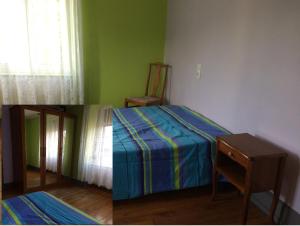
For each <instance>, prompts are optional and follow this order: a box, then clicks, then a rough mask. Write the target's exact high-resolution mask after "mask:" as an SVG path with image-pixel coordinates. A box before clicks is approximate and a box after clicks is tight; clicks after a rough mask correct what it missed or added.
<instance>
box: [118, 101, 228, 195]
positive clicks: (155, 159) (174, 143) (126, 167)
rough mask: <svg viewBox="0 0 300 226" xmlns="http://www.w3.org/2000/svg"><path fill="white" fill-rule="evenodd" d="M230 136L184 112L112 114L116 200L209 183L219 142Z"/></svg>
mask: <svg viewBox="0 0 300 226" xmlns="http://www.w3.org/2000/svg"><path fill="white" fill-rule="evenodd" d="M225 134H230V132H229V131H228V130H226V129H224V128H223V127H221V126H219V125H218V124H216V123H215V122H213V121H211V120H209V119H208V118H206V117H204V116H203V115H201V114H199V113H197V112H195V111H192V110H191V109H189V108H187V107H185V106H176V105H168V106H151V107H140V108H119V109H114V111H113V200H123V199H132V198H137V197H141V196H145V195H148V194H152V193H158V192H164V191H173V190H180V189H186V188H192V187H198V186H204V185H207V184H210V183H211V177H212V165H213V159H214V157H215V153H216V150H215V149H216V137H217V136H221V135H225Z"/></svg>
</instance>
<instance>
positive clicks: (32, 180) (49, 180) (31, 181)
mask: <svg viewBox="0 0 300 226" xmlns="http://www.w3.org/2000/svg"><path fill="white" fill-rule="evenodd" d="M26 178H27V187H28V188H35V187H39V186H40V185H41V174H40V171H39V170H33V169H27V170H26ZM56 182H57V176H56V174H55V173H53V172H50V171H47V172H46V184H54V183H56Z"/></svg>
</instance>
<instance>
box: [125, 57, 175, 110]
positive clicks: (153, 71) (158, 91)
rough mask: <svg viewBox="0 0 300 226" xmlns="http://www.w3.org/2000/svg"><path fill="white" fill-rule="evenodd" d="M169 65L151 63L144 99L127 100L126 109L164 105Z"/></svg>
mask: <svg viewBox="0 0 300 226" xmlns="http://www.w3.org/2000/svg"><path fill="white" fill-rule="evenodd" d="M169 67H170V66H169V65H167V64H162V63H151V64H150V66H149V74H148V79H147V84H146V92H145V96H144V97H128V98H125V107H129V104H132V105H133V106H149V105H162V104H163V103H164V95H165V89H166V84H167V77H168V69H169Z"/></svg>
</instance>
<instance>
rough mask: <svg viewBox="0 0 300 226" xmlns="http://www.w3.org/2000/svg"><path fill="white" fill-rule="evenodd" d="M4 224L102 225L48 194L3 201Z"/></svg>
mask: <svg viewBox="0 0 300 226" xmlns="http://www.w3.org/2000/svg"><path fill="white" fill-rule="evenodd" d="M2 224H14V225H16V224H27V225H32V224H39V225H45V224H68V225H70V224H82V225H84V224H100V223H99V222H98V221H97V220H96V219H94V218H92V217H91V216H89V215H87V214H86V213H84V212H82V211H80V210H78V209H76V208H74V207H72V206H70V205H68V204H67V203H65V202H63V201H62V200H60V199H58V198H56V197H55V196H52V195H51V194H49V193H46V192H34V193H29V194H26V195H21V196H17V197H14V198H10V199H7V200H3V201H2Z"/></svg>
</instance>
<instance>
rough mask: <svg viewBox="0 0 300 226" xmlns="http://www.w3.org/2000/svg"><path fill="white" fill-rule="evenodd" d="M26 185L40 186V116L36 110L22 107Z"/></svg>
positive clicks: (30, 186) (31, 186)
mask: <svg viewBox="0 0 300 226" xmlns="http://www.w3.org/2000/svg"><path fill="white" fill-rule="evenodd" d="M24 116H25V118H24V126H25V153H26V185H27V188H35V187H39V186H41V166H40V117H41V114H40V112H38V111H31V110H27V109H24Z"/></svg>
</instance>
